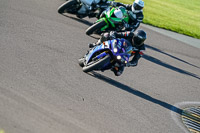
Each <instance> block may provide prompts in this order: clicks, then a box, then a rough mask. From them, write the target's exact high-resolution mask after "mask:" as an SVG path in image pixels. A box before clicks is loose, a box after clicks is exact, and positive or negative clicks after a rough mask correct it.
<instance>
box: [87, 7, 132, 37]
mask: <svg viewBox="0 0 200 133" xmlns="http://www.w3.org/2000/svg"><path fill="white" fill-rule="evenodd" d="M128 14H129V11H127V10H126V9H125V8H124V7H113V8H110V7H109V8H107V10H105V11H104V12H102V14H101V16H100V19H99V20H97V21H96V22H95V23H94V24H93V25H92V26H90V27H89V28H88V29H87V30H86V34H87V35H91V34H93V33H97V34H101V33H102V32H107V31H112V30H115V31H122V30H123V28H126V24H127V23H128V22H129V15H128Z"/></svg>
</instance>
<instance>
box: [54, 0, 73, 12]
mask: <svg viewBox="0 0 200 133" xmlns="http://www.w3.org/2000/svg"><path fill="white" fill-rule="evenodd" d="M75 4H77V1H76V0H69V1H66V2H65V3H63V4H62V5H61V6H59V7H58V13H60V14H62V13H65V10H67V12H68V10H69V12H70V13H72V12H73V11H70V10H72V9H73V5H75Z"/></svg>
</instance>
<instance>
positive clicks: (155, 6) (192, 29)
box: [117, 0, 200, 39]
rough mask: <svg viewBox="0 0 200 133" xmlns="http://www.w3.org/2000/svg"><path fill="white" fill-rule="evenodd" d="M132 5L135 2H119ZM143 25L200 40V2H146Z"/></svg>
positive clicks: (182, 0) (156, 0)
mask: <svg viewBox="0 0 200 133" xmlns="http://www.w3.org/2000/svg"><path fill="white" fill-rule="evenodd" d="M117 1H118V2H122V3H126V4H132V3H133V0H117ZM144 2H145V7H144V20H143V23H145V24H150V25H153V26H156V27H160V28H164V29H168V30H171V31H175V32H178V33H181V34H185V35H188V36H191V37H194V38H198V39H200V0H144Z"/></svg>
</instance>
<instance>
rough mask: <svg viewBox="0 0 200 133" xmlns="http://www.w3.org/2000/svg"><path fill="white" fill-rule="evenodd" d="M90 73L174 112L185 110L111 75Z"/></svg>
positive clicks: (179, 112) (178, 112)
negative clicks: (121, 81)
mask: <svg viewBox="0 0 200 133" xmlns="http://www.w3.org/2000/svg"><path fill="white" fill-rule="evenodd" d="M88 74H89V75H90V76H93V77H95V78H97V79H100V80H102V81H104V82H106V83H108V84H111V85H113V86H115V87H117V88H119V89H122V90H124V91H127V92H129V93H131V94H133V95H136V96H138V97H140V98H143V99H145V100H147V101H150V102H152V103H155V104H158V105H160V106H162V107H164V108H166V109H169V110H171V111H173V112H175V113H177V114H180V115H181V114H182V112H183V110H182V109H180V108H177V107H175V106H173V105H171V104H169V103H166V102H163V101H161V100H158V99H155V98H153V97H151V96H149V95H147V94H145V93H143V92H141V91H138V90H136V89H134V88H131V87H129V86H127V85H125V84H123V83H120V82H118V81H116V80H114V79H111V78H109V77H106V76H104V75H101V74H99V73H97V72H91V73H88Z"/></svg>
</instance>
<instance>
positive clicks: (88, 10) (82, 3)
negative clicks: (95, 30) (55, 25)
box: [58, 0, 111, 18]
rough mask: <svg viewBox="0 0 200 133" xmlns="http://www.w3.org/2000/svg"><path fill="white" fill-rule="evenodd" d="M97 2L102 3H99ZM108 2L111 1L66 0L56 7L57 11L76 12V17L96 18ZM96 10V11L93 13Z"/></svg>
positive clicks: (106, 6) (107, 5) (108, 4)
mask: <svg viewBox="0 0 200 133" xmlns="http://www.w3.org/2000/svg"><path fill="white" fill-rule="evenodd" d="M98 3H103V4H101V5H99V4H98ZM110 3H111V1H107V0H67V1H66V2H65V3H63V4H62V5H61V6H60V7H59V8H58V13H60V14H62V13H71V14H76V15H77V16H78V17H81V16H84V17H86V16H88V17H97V18H98V17H99V16H100V14H101V13H102V12H103V11H104V10H105V9H107V8H108V7H109V6H110ZM96 11H97V13H95V12H96ZM83 14H84V15H83ZM85 14H87V15H85ZM96 14H97V15H96Z"/></svg>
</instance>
